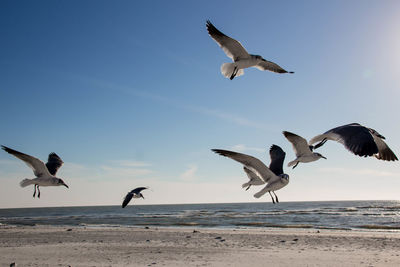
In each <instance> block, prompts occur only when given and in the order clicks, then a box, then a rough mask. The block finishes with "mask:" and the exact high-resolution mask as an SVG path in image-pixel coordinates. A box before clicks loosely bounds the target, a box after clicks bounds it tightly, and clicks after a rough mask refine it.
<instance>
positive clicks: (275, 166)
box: [269, 145, 286, 176]
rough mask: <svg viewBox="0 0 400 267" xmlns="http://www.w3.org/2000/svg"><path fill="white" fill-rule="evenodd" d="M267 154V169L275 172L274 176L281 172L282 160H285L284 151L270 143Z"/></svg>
mask: <svg viewBox="0 0 400 267" xmlns="http://www.w3.org/2000/svg"><path fill="white" fill-rule="evenodd" d="M269 155H270V157H271V163H270V164H269V169H270V170H271V171H272V172H273V173H275V175H276V176H279V175H280V174H282V173H283V162H284V161H285V156H286V153H285V151H283V150H282V148H281V147H279V146H277V145H272V146H271V148H270V149H269Z"/></svg>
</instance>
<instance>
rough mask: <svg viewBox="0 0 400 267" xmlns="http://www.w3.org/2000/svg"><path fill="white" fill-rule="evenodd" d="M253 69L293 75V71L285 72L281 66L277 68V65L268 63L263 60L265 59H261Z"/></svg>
mask: <svg viewBox="0 0 400 267" xmlns="http://www.w3.org/2000/svg"><path fill="white" fill-rule="evenodd" d="M254 67H256V68H257V69H259V70H269V71H272V72H276V73H294V72H293V71H287V70H285V69H283V68H282V67H281V66H279V65H278V64H276V63H274V62H271V61H268V60H265V59H263V61H261V62H260V63H258V64H257V65H255V66H254Z"/></svg>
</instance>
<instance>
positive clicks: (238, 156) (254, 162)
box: [212, 149, 289, 204]
mask: <svg viewBox="0 0 400 267" xmlns="http://www.w3.org/2000/svg"><path fill="white" fill-rule="evenodd" d="M212 151H214V152H215V153H217V154H219V155H222V156H225V157H228V158H231V159H233V160H236V161H238V162H240V163H242V164H243V165H244V166H245V167H246V168H247V169H248V170H250V171H251V172H252V173H253V175H257V176H258V177H259V179H261V180H262V181H263V182H264V183H266V184H267V185H266V186H265V187H264V188H263V189H262V190H261V191H260V192H258V193H256V194H254V197H255V198H260V197H261V196H263V195H264V194H265V193H267V192H268V193H269V195H270V196H271V199H272V203H274V204H275V202H279V200H278V197H277V195H276V194H275V192H274V191H276V190H279V189H281V188H283V187H284V186H286V185H287V184H288V183H289V175H287V174H285V173H283V171H282V173H280V174H279V175H277V174H275V173H274V172H273V171H272V170H271V169H269V168H268V167H267V166H265V164H264V163H262V162H261V161H260V160H259V159H257V158H255V157H252V156H249V155H246V154H242V153H237V152H233V151H228V150H222V149H212ZM282 152H283V151H282ZM284 158H285V152H283V156H282V155H281V157H280V159H279V160H277V161H276V163H275V164H272V162H271V165H273V166H274V168H275V171H277V172H279V171H278V170H279V169H280V168H282V165H283V160H284ZM278 162H282V163H280V164H279V163H278ZM271 192H272V193H273V194H274V195H275V200H274V198H273V196H272V194H271Z"/></svg>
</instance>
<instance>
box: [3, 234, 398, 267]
mask: <svg viewBox="0 0 400 267" xmlns="http://www.w3.org/2000/svg"><path fill="white" fill-rule="evenodd" d="M0 255H1V256H0V265H1V266H9V265H10V263H12V262H15V263H16V266H400V233H399V232H369V231H340V230H315V229H282V230H280V229H240V230H220V229H197V228H196V229H195V228H192V229H188V228H154V227H150V228H147V227H142V228H133V227H132V228H130V227H124V228H119V227H118V228H89V227H86V228H84V227H45V226H33V227H9V226H7V227H2V228H1V229H0Z"/></svg>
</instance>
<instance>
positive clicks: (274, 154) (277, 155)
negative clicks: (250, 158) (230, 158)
mask: <svg viewBox="0 0 400 267" xmlns="http://www.w3.org/2000/svg"><path fill="white" fill-rule="evenodd" d="M269 155H270V157H271V163H270V164H269V169H270V170H271V171H272V172H273V173H275V175H279V174H282V173H283V169H282V166H283V161H284V160H285V155H286V153H285V152H284V151H283V150H282V148H280V147H279V146H277V145H272V146H271V147H270V149H269ZM243 170H244V172H245V173H246V174H247V177H248V178H249V179H250V181H248V182H247V183H244V184H243V185H242V187H243V188H245V187H247V188H246V191H247V190H249V188H250V186H252V185H262V184H265V182H264V180H262V179H261V178H260V177H259V176H258V175H257V174H256V173H254V172H253V171H251V170H250V169H248V168H247V167H246V166H243Z"/></svg>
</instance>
